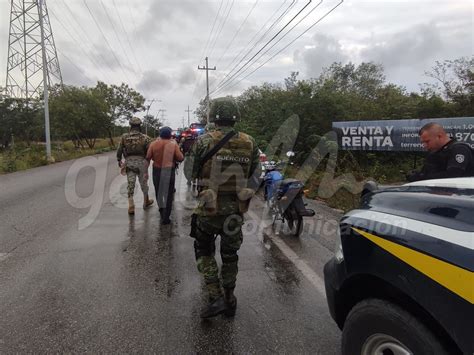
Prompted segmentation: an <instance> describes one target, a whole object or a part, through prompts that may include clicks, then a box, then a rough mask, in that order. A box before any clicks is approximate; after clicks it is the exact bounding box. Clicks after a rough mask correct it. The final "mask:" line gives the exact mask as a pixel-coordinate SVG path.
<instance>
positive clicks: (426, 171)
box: [407, 123, 474, 181]
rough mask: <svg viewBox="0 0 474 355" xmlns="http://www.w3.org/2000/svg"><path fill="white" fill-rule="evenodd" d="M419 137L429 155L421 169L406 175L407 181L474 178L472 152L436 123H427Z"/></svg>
mask: <svg viewBox="0 0 474 355" xmlns="http://www.w3.org/2000/svg"><path fill="white" fill-rule="evenodd" d="M419 135H420V140H421V143H423V146H424V147H425V149H426V150H428V152H429V154H428V156H427V157H426V160H425V164H424V166H423V169H422V170H421V171H412V172H411V173H410V174H408V175H407V180H408V181H419V180H430V179H444V178H454V177H467V176H474V156H473V153H474V151H473V150H472V148H471V147H470V146H469V145H468V144H467V143H462V142H457V141H456V140H454V139H451V138H450V137H449V136H448V134H447V133H446V131H445V130H444V128H443V127H442V126H441V125H439V124H437V123H427V124H426V125H424V126H423V127H422V128H421V129H420V132H419Z"/></svg>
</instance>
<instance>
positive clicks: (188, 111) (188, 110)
mask: <svg viewBox="0 0 474 355" xmlns="http://www.w3.org/2000/svg"><path fill="white" fill-rule="evenodd" d="M184 112H187V113H188V127H189V125H190V123H189V113H190V112H191V110H190V109H189V105H188V109H187V110H184ZM183 127H184V122H183Z"/></svg>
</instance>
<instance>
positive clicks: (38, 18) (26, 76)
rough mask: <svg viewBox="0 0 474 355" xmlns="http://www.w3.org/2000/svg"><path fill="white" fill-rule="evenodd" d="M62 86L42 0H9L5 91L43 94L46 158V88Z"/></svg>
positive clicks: (21, 94)
mask: <svg viewBox="0 0 474 355" xmlns="http://www.w3.org/2000/svg"><path fill="white" fill-rule="evenodd" d="M54 83H59V84H60V85H61V86H62V76H61V70H60V68H59V60H58V55H57V52H56V45H55V44H54V38H53V31H52V29H51V22H50V21H49V15H48V9H47V6H46V2H45V0H12V1H11V7H10V32H9V37H8V56H7V77H6V85H5V91H6V93H7V95H9V96H11V97H14V98H22V99H25V100H26V107H27V108H28V107H29V101H28V100H30V99H32V98H34V97H38V96H40V95H41V93H42V94H43V99H44V126H45V137H46V158H47V160H48V162H52V161H54V159H53V157H52V156H51V133H50V125H49V106H48V92H49V88H50V87H51V86H52V85H53V84H54Z"/></svg>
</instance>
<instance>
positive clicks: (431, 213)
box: [324, 178, 474, 355]
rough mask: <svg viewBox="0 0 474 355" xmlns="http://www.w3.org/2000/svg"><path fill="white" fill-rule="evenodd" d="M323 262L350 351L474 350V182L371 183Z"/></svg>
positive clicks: (332, 304)
mask: <svg viewBox="0 0 474 355" xmlns="http://www.w3.org/2000/svg"><path fill="white" fill-rule="evenodd" d="M361 200H362V202H361V205H360V207H359V208H358V209H355V210H353V211H350V212H349V213H347V214H346V215H344V216H343V217H342V219H341V222H340V226H339V227H340V228H339V229H338V231H339V233H338V234H339V235H338V237H337V241H336V248H335V249H336V250H335V256H334V257H333V258H332V259H331V260H330V261H329V262H328V263H327V264H326V265H325V267H324V279H325V284H326V295H327V301H328V305H329V311H330V313H331V316H332V317H333V319H334V320H335V321H336V323H337V325H338V326H339V328H340V329H342V354H343V355H347V354H373V355H375V354H437V355H438V354H474V342H473V329H474V318H473V312H472V311H473V308H472V307H473V306H472V305H473V303H474V289H473V284H474V279H473V275H474V274H473V272H474V248H473V245H474V218H473V216H474V179H473V178H456V179H440V180H425V181H418V182H415V183H410V184H406V185H403V186H398V187H386V188H378V187H377V185H376V184H375V183H373V184H371V185H370V186H368V188H367V189H364V192H363V195H362V197H361Z"/></svg>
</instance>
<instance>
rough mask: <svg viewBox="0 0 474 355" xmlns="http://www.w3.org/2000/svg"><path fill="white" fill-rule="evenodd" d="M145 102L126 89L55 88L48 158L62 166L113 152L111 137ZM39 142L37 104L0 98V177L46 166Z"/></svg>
mask: <svg viewBox="0 0 474 355" xmlns="http://www.w3.org/2000/svg"><path fill="white" fill-rule="evenodd" d="M0 92H1V91H0ZM144 103H145V99H144V97H143V96H142V95H141V94H140V93H138V92H137V91H135V90H133V89H131V88H130V87H128V86H127V85H125V84H122V85H120V86H117V85H110V86H109V85H107V84H104V83H102V82H98V83H97V85H96V86H95V87H93V88H88V87H74V86H63V87H61V86H59V85H57V86H54V87H53V88H51V91H50V99H49V112H50V122H51V123H50V124H51V139H52V141H53V144H52V156H53V158H54V159H55V161H62V160H67V159H73V158H78V157H82V156H85V155H91V154H96V153H101V152H105V151H109V150H111V149H114V148H115V142H114V139H113V137H117V136H120V135H121V134H122V133H124V132H126V131H128V127H127V126H128V125H126V123H127V122H128V120H129V119H130V118H131V117H132V116H133V114H134V113H136V112H138V111H143V110H144V109H145V107H144V106H143V105H144ZM150 127H154V126H150ZM156 128H157V127H156ZM44 141H45V137H44V109H43V106H42V102H41V101H40V100H39V99H30V100H28V101H26V100H23V99H15V98H11V97H8V96H3V95H1V94H0V173H7V172H14V171H17V170H24V169H28V168H32V167H36V166H40V165H44V164H46V163H47V162H46V157H45V155H46V148H45V146H44V143H38V142H44Z"/></svg>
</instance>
